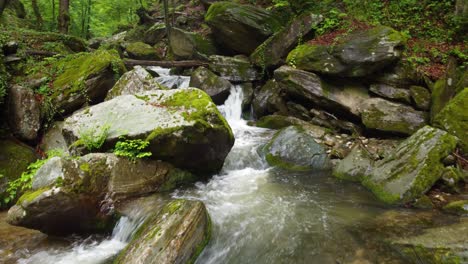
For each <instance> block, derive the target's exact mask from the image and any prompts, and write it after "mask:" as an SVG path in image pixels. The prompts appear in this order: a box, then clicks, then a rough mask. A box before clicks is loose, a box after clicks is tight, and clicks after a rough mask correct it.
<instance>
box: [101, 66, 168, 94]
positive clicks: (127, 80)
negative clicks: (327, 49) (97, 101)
mask: <svg viewBox="0 0 468 264" xmlns="http://www.w3.org/2000/svg"><path fill="white" fill-rule="evenodd" d="M165 89H167V88H166V87H164V86H162V85H161V84H159V83H158V82H157V81H156V80H155V79H154V77H153V76H152V75H151V74H150V73H149V72H148V71H146V70H145V69H143V68H142V67H141V66H136V67H135V68H134V69H133V70H131V71H128V72H126V73H124V74H123V75H122V77H120V79H119V81H117V83H116V84H115V85H114V87H112V89H110V90H109V92H108V93H107V96H106V100H110V99H112V98H115V97H117V96H120V95H128V94H138V93H141V92H145V91H154V90H165Z"/></svg>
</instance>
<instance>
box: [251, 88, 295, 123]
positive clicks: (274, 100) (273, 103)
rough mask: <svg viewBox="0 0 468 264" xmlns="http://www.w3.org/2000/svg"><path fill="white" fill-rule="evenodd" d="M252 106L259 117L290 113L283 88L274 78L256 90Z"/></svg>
mask: <svg viewBox="0 0 468 264" xmlns="http://www.w3.org/2000/svg"><path fill="white" fill-rule="evenodd" d="M252 108H253V111H254V113H255V115H256V117H257V118H259V117H262V116H265V115H269V114H275V113H282V114H284V115H286V114H287V113H288V109H287V107H286V102H285V100H284V99H283V98H282V92H281V88H280V87H279V85H278V83H277V82H275V81H274V80H269V81H268V82H267V83H266V84H265V85H264V86H262V87H261V88H260V89H259V90H257V91H256V92H255V95H254V99H253V101H252Z"/></svg>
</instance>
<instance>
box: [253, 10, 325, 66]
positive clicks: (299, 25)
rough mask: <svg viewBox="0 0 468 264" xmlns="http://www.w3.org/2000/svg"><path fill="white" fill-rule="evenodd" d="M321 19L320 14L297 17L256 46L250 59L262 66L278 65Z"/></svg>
mask: <svg viewBox="0 0 468 264" xmlns="http://www.w3.org/2000/svg"><path fill="white" fill-rule="evenodd" d="M322 20H323V17H322V16H321V15H315V14H304V15H302V16H299V17H297V18H296V19H294V20H293V21H291V22H290V23H289V24H288V25H287V26H286V27H285V28H283V29H281V30H280V31H278V32H277V33H275V34H274V35H273V36H271V37H270V38H268V39H267V40H266V41H265V42H263V44H261V45H260V46H259V47H258V48H256V49H255V51H254V53H252V55H251V56H250V60H251V61H252V63H254V64H255V65H257V66H259V67H264V68H270V67H272V66H278V65H280V64H281V63H283V62H284V59H285V58H286V56H287V55H288V53H289V52H290V51H291V50H292V49H293V48H294V47H295V46H296V45H297V43H298V41H299V39H300V38H302V37H303V36H305V35H307V34H308V33H309V32H310V31H311V30H312V29H313V28H314V27H315V26H316V25H317V24H318V23H320V22H321V21H322Z"/></svg>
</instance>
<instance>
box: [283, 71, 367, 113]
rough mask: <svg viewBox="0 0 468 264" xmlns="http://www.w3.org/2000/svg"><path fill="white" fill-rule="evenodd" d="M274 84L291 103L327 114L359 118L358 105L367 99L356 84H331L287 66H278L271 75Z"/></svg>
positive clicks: (311, 74)
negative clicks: (308, 106) (328, 112)
mask: <svg viewBox="0 0 468 264" xmlns="http://www.w3.org/2000/svg"><path fill="white" fill-rule="evenodd" d="M274 76H275V80H276V81H277V82H278V85H279V86H280V87H281V88H282V90H283V91H284V92H285V93H286V94H287V95H288V96H289V98H291V99H293V100H294V99H296V100H298V101H299V102H306V104H308V105H311V106H315V105H318V106H321V107H323V108H325V109H328V110H329V111H333V112H337V113H345V114H348V115H354V116H356V117H357V116H359V115H360V112H361V109H360V107H361V105H362V104H363V103H364V102H365V101H366V100H368V98H369V95H368V93H367V90H366V88H365V87H364V86H361V85H359V84H332V83H327V82H325V81H323V80H322V79H321V78H320V77H319V76H318V75H316V74H314V73H311V72H306V71H302V70H298V69H294V68H292V67H289V66H281V67H280V68H279V69H277V70H275V72H274Z"/></svg>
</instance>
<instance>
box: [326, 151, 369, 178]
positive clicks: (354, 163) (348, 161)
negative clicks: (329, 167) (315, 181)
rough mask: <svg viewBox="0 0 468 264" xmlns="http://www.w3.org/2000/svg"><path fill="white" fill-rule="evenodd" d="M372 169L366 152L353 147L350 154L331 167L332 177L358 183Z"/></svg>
mask: <svg viewBox="0 0 468 264" xmlns="http://www.w3.org/2000/svg"><path fill="white" fill-rule="evenodd" d="M371 169H372V161H371V159H370V157H369V156H368V155H367V152H366V151H365V150H363V149H362V148H361V147H359V146H355V147H354V148H353V149H352V150H351V152H350V153H349V154H348V155H347V156H346V157H345V158H344V159H342V160H341V161H340V162H338V164H337V166H334V167H333V176H335V177H337V178H338V179H343V180H349V181H357V182H360V181H361V180H362V179H363V178H364V177H365V176H366V175H368V174H369V172H370V170H371Z"/></svg>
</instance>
